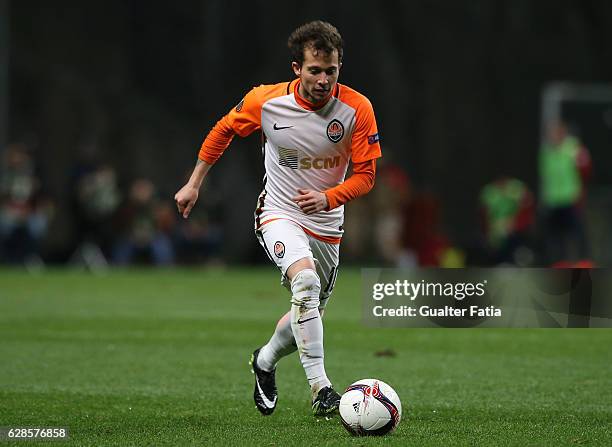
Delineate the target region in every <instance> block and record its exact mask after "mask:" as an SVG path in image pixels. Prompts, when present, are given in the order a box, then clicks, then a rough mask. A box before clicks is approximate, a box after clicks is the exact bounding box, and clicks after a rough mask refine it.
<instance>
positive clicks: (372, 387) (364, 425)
mask: <svg viewBox="0 0 612 447" xmlns="http://www.w3.org/2000/svg"><path fill="white" fill-rule="evenodd" d="M340 418H341V419H342V425H344V428H346V429H347V430H348V432H349V433H351V434H352V435H355V436H368V435H376V436H382V435H385V434H387V433H389V432H391V431H393V430H394V429H395V427H397V424H399V422H400V419H401V418H402V403H401V402H400V399H399V397H398V395H397V393H396V392H395V391H394V390H393V388H391V387H390V386H389V385H387V384H386V383H385V382H382V381H380V380H377V379H362V380H358V381H357V382H355V383H353V384H352V385H350V386H349V387H348V388H347V389H346V391H345V392H344V394H343V395H342V398H341V399H340Z"/></svg>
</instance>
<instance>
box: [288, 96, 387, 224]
mask: <svg viewBox="0 0 612 447" xmlns="http://www.w3.org/2000/svg"><path fill="white" fill-rule="evenodd" d="M380 156H381V150H380V143H379V138H378V129H377V126H376V118H375V117H374V109H373V108H372V104H371V103H370V101H368V99H367V98H366V97H365V96H361V97H360V98H359V101H358V103H357V107H356V114H355V128H354V131H353V135H352V139H351V161H352V162H353V175H351V176H350V177H349V178H348V179H346V180H345V181H344V182H343V183H341V184H340V185H337V186H335V187H333V188H330V189H328V190H326V191H313V190H310V189H299V190H298V193H299V195H297V196H295V197H293V201H294V202H296V203H297V204H298V206H299V207H300V208H301V209H302V211H304V213H306V214H314V213H318V212H320V211H329V210H333V209H334V208H337V207H339V206H341V205H344V204H345V203H346V202H348V201H350V200H353V199H356V198H357V197H359V196H363V195H365V194H367V193H368V192H369V191H370V190H371V189H372V187H373V186H374V177H375V176H376V159H377V158H379V157H380Z"/></svg>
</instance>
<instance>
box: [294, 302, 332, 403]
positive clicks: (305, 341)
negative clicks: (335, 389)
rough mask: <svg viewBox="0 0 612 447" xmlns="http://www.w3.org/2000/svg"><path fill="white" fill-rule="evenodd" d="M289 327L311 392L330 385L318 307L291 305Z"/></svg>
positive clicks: (316, 391) (314, 392)
mask: <svg viewBox="0 0 612 447" xmlns="http://www.w3.org/2000/svg"><path fill="white" fill-rule="evenodd" d="M291 329H292V330H293V336H294V337H295V341H296V343H297V346H298V351H299V353H300V361H301V362H302V367H303V368H304V372H305V373H306V378H307V379H308V384H309V385H310V389H311V390H312V391H313V394H316V393H318V391H319V390H320V389H321V388H324V387H326V386H330V385H331V382H330V381H329V379H328V378H327V374H326V373H325V366H324V363H323V358H324V354H323V322H322V321H321V315H320V314H319V309H318V308H316V307H315V308H313V309H309V308H304V307H300V306H296V305H295V304H293V305H292V306H291Z"/></svg>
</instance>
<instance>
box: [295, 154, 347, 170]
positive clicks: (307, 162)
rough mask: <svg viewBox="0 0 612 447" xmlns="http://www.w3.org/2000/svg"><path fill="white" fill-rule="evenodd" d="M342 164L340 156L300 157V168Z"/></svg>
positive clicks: (317, 167)
mask: <svg viewBox="0 0 612 447" xmlns="http://www.w3.org/2000/svg"><path fill="white" fill-rule="evenodd" d="M338 166H340V156H339V155H336V156H335V157H326V158H309V157H308V158H300V169H330V168H337V167H338Z"/></svg>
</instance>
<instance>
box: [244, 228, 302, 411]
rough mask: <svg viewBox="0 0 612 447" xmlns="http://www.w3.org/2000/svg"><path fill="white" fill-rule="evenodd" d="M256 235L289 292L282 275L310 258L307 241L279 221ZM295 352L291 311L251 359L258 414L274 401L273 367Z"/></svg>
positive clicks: (299, 230) (271, 408) (271, 407)
mask: <svg viewBox="0 0 612 447" xmlns="http://www.w3.org/2000/svg"><path fill="white" fill-rule="evenodd" d="M256 234H257V237H258V239H259V242H260V244H261V245H262V247H263V248H264V250H265V252H266V254H267V255H268V257H269V258H270V260H271V261H273V262H274V263H275V264H276V266H277V267H278V268H279V270H280V271H281V274H282V280H283V284H284V285H285V286H286V287H287V288H288V289H289V290H291V283H290V281H289V280H288V278H287V277H286V272H287V270H288V269H289V267H290V266H291V265H292V264H294V263H295V262H296V261H299V260H300V259H303V258H305V257H311V256H312V252H311V250H310V246H309V244H308V238H307V237H306V235H305V234H304V232H303V231H302V229H301V228H300V227H299V225H296V224H295V223H293V222H290V221H288V220H282V219H279V220H275V221H273V222H269V223H267V224H266V225H264V226H263V227H262V228H261V229H260V230H259V231H257V232H256ZM296 349H297V347H296V343H295V341H294V337H293V330H292V328H291V312H288V313H287V314H285V316H283V317H282V318H281V319H280V320H279V322H278V324H277V325H276V329H275V331H274V333H273V334H272V337H271V338H270V340H269V341H268V343H266V344H265V345H264V346H262V347H261V348H259V349H256V350H255V352H254V353H253V356H252V358H251V364H252V366H253V372H254V373H255V391H254V395H253V396H254V400H255V404H256V406H257V408H258V410H259V411H260V412H261V413H263V414H266V415H267V414H271V413H272V412H273V411H274V408H275V407H276V400H277V399H276V398H277V390H276V381H275V380H276V379H275V373H276V364H277V362H278V361H279V360H280V359H281V358H282V357H283V356H285V355H288V354H290V353H292V352H294V351H295V350H296Z"/></svg>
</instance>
